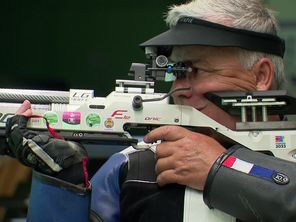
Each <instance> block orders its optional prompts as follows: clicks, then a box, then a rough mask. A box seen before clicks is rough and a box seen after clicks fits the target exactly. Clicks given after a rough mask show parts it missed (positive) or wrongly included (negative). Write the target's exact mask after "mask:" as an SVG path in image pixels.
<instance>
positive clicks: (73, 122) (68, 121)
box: [62, 112, 81, 129]
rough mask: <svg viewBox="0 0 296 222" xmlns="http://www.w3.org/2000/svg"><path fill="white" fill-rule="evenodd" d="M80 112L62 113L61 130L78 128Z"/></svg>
mask: <svg viewBox="0 0 296 222" xmlns="http://www.w3.org/2000/svg"><path fill="white" fill-rule="evenodd" d="M80 120H81V113H80V112H64V113H63V124H62V125H63V128H67V129H77V128H79V126H80Z"/></svg>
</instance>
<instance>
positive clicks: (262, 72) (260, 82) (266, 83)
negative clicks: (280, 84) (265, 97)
mask: <svg viewBox="0 0 296 222" xmlns="http://www.w3.org/2000/svg"><path fill="white" fill-rule="evenodd" d="M253 71H254V73H255V75H256V87H257V90H259V91H264V90H268V89H270V88H271V85H272V81H273V78H274V66H273V64H272V62H271V60H270V59H268V58H261V59H259V61H258V62H257V63H256V64H255V65H254V66H253Z"/></svg>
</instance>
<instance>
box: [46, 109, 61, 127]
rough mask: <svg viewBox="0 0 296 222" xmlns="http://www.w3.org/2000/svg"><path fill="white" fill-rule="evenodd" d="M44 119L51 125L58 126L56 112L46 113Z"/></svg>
mask: <svg viewBox="0 0 296 222" xmlns="http://www.w3.org/2000/svg"><path fill="white" fill-rule="evenodd" d="M43 117H44V118H45V119H47V121H48V123H49V125H53V124H56V123H58V121H59V120H58V115H57V114H56V113H55V112H51V111H49V112H46V113H44V115H43Z"/></svg>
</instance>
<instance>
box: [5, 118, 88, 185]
mask: <svg viewBox="0 0 296 222" xmlns="http://www.w3.org/2000/svg"><path fill="white" fill-rule="evenodd" d="M28 119H29V118H28V117H26V116H23V115H15V116H13V117H11V118H9V119H8V121H7V123H6V137H7V142H8V145H9V149H7V152H6V153H7V154H8V155H10V156H12V157H15V158H17V159H18V160H19V161H20V162H22V163H23V164H24V165H26V166H29V167H32V168H33V169H35V170H37V171H39V172H42V173H45V174H47V175H51V176H55V177H57V178H59V179H63V180H65V181H68V182H71V183H75V184H80V183H83V182H85V179H86V178H85V176H86V175H85V174H86V169H85V165H84V164H85V160H86V159H87V152H86V150H85V149H84V147H83V146H82V145H81V144H79V143H75V142H72V141H65V140H62V139H56V138H54V137H53V136H52V135H51V134H50V133H48V132H44V133H40V132H35V131H32V130H29V129H27V127H26V126H27V122H28Z"/></svg>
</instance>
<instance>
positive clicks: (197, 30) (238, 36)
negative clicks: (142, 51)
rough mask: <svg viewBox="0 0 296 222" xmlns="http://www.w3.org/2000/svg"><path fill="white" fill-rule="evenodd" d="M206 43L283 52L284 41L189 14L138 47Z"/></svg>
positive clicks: (277, 52)
mask: <svg viewBox="0 0 296 222" xmlns="http://www.w3.org/2000/svg"><path fill="white" fill-rule="evenodd" d="M186 45H205V46H220V47H239V48H243V49H247V50H252V51H259V52H264V53H269V54H274V55H278V56H280V57H283V56H284V52H285V42H284V40H283V39H281V38H279V37H278V36H276V35H272V34H266V33H259V32H254V31H248V30H242V29H236V28H232V27H228V26H224V25H221V24H217V23H212V22H209V21H205V20H201V19H196V18H192V17H183V18H181V19H180V20H179V21H178V23H177V25H176V26H175V27H173V28H171V29H170V30H168V31H166V32H163V33H161V34H160V35H157V36H155V37H154V38H152V39H150V40H148V41H146V42H144V43H142V44H140V47H149V46H150V47H151V46H154V47H160V48H161V47H170V46H186Z"/></svg>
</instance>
